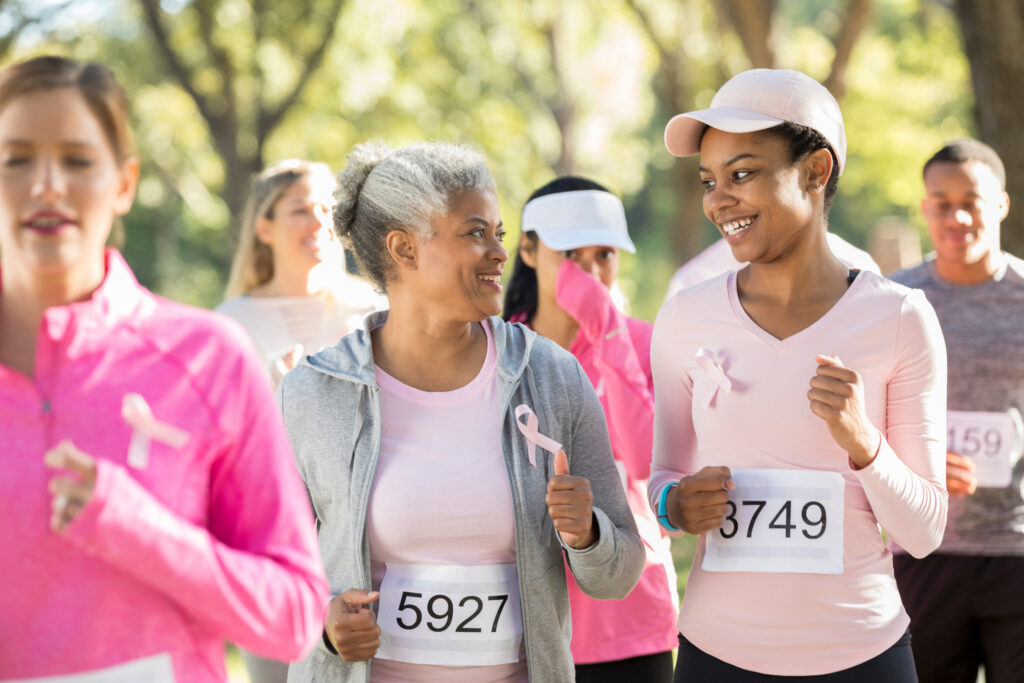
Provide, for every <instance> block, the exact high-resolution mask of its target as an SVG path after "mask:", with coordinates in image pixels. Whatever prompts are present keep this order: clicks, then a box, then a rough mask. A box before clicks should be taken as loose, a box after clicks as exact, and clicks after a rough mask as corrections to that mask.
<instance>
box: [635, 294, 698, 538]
mask: <svg viewBox="0 0 1024 683" xmlns="http://www.w3.org/2000/svg"><path fill="white" fill-rule="evenodd" d="M678 302H679V298H678V297H676V298H674V299H672V300H670V301H669V302H668V303H667V304H665V305H664V306H663V307H662V309H661V312H659V313H658V318H657V320H655V321H654V338H653V339H652V341H651V370H652V373H653V375H654V396H655V401H654V461H653V462H652V464H651V479H650V481H649V482H648V484H647V490H648V495H649V496H650V501H651V508H652V509H654V511H655V514H657V508H658V498H659V496H660V495H661V491H662V489H664V488H665V487H666V486H668V485H670V484H675V483H677V482H678V481H679V480H680V479H681V478H682V477H684V476H686V475H689V474H693V471H694V468H693V461H694V458H695V457H696V454H697V433H696V431H695V430H694V427H693V417H692V413H691V407H692V404H693V385H692V383H691V381H690V378H689V375H687V373H686V368H685V366H684V363H683V354H681V353H679V349H678V343H677V340H678V334H677V322H678V317H679V315H680V313H679V311H678ZM682 534H683V532H681V531H679V532H673V533H671V534H669V535H671V536H681V535H682Z"/></svg>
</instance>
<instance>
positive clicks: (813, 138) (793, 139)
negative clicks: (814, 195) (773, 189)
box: [764, 121, 839, 216]
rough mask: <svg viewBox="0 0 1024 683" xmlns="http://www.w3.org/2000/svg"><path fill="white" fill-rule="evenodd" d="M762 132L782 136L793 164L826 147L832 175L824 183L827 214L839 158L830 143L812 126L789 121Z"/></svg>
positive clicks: (836, 187) (834, 192)
mask: <svg viewBox="0 0 1024 683" xmlns="http://www.w3.org/2000/svg"><path fill="white" fill-rule="evenodd" d="M764 132H765V133H771V134H772V135H775V136H777V137H779V138H782V139H783V140H784V141H785V142H786V143H787V144H788V145H789V157H790V159H789V160H790V161H791V162H793V163H794V164H795V163H796V162H798V161H801V160H802V159H804V158H806V157H807V155H808V154H810V153H811V152H816V151H818V150H819V149H827V150H828V153H829V154H831V155H832V175H830V176H829V177H828V182H827V183H825V215H826V216H827V215H828V211H829V209H831V208H832V202H833V201H834V200H835V197H836V190H837V189H838V185H839V159H838V158H836V153H835V150H833V149H832V145H830V144H828V140H826V139H825V136H824V135H822V134H821V133H819V132H818V131H816V130H814V129H813V128H808V127H807V126H801V125H799V124H797V123H790V122H789V121H787V122H786V123H783V124H782V125H779V126H775V127H773V128H768V129H767V130H765V131H764Z"/></svg>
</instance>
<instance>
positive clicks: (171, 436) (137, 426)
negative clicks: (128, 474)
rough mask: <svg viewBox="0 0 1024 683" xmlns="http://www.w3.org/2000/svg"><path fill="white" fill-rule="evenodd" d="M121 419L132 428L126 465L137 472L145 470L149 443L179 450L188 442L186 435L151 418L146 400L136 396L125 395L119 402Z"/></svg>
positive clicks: (151, 414)
mask: <svg viewBox="0 0 1024 683" xmlns="http://www.w3.org/2000/svg"><path fill="white" fill-rule="evenodd" d="M121 417H122V418H124V421H125V422H127V423H128V425H129V426H131V428H132V438H131V441H130V442H129V444H128V464H129V465H130V466H131V467H134V468H135V469H137V470H144V469H146V464H147V463H148V462H149V442H150V440H151V439H152V440H153V441H159V442H160V443H162V444H166V445H167V446H170V447H171V448H181V447H182V446H184V445H185V444H186V443H187V442H188V433H187V432H184V431H182V430H180V429H178V428H177V427H174V426H172V425H169V424H167V423H164V422H160V421H159V420H157V419H156V418H155V417H153V411H152V410H150V408H149V404H148V403H146V399H144V398H142V396H140V395H138V394H125V397H124V401H122V402H121Z"/></svg>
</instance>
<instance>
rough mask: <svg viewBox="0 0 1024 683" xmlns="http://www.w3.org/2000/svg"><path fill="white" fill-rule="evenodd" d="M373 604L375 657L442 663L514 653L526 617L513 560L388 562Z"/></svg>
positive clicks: (506, 657)
mask: <svg viewBox="0 0 1024 683" xmlns="http://www.w3.org/2000/svg"><path fill="white" fill-rule="evenodd" d="M378 610H379V611H378V613H377V624H378V625H379V626H380V629H381V636H380V648H379V649H378V650H377V654H376V655H375V656H376V657H378V658H380V659H393V660H396V661H399V662H409V663H412V664H434V665H443V666H492V665H495V664H509V663H512V662H518V661H519V646H520V643H521V642H522V640H523V617H522V610H521V609H520V606H519V582H518V575H517V572H516V566H515V565H514V564H492V565H482V566H471V567H463V566H459V565H427V564H399V563H390V562H389V563H388V565H387V572H386V573H385V574H384V580H383V582H382V583H381V585H380V606H379V608H378Z"/></svg>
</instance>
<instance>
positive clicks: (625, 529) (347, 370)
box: [278, 312, 644, 683]
mask: <svg viewBox="0 0 1024 683" xmlns="http://www.w3.org/2000/svg"><path fill="white" fill-rule="evenodd" d="M386 316H387V313H386V312H382V313H376V314H373V315H371V316H370V317H369V318H368V319H367V322H366V326H365V328H364V329H361V330H358V331H356V332H354V333H352V334H349V335H347V336H346V337H344V338H343V339H342V340H341V341H340V342H339V343H338V344H337V345H336V346H334V347H331V348H329V349H324V350H323V351H321V352H320V353H318V354H316V355H313V356H307V357H306V359H305V360H303V361H302V363H301V364H300V365H299V366H298V367H296V368H295V369H294V370H293V371H291V372H289V373H288V375H287V376H286V377H285V379H284V381H283V382H282V384H281V387H280V389H279V391H278V401H279V403H280V406H281V411H282V414H283V415H284V421H285V425H286V427H287V429H288V434H289V437H290V439H291V442H292V447H293V448H294V449H295V455H296V458H297V460H298V466H299V472H300V473H301V474H302V478H303V480H305V482H306V488H307V489H308V492H309V497H310V500H311V501H312V504H313V510H314V513H315V515H316V524H317V533H318V536H319V540H320V553H321V555H322V557H323V561H324V565H325V567H326V569H327V579H328V581H329V582H330V585H331V593H332V595H338V594H340V593H343V592H345V591H346V590H348V589H351V588H359V589H365V590H369V589H370V588H371V586H370V580H371V579H370V546H369V539H368V536H367V533H366V508H367V501H368V498H369V494H370V488H371V486H372V484H373V478H374V472H375V468H376V466H377V457H378V455H379V453H380V442H381V415H380V390H379V388H378V386H377V382H376V373H375V367H374V363H373V352H372V347H371V344H370V332H369V331H370V330H372V329H373V328H375V327H377V326H378V325H380V324H381V323H382V322H383V321H384V319H385V318H386ZM485 324H490V326H491V329H492V330H493V333H494V343H495V346H496V350H497V357H498V358H497V360H498V368H497V382H498V388H499V391H498V396H499V404H500V409H501V414H502V450H503V452H504V457H505V466H506V469H507V472H508V478H509V484H510V486H511V487H512V501H513V506H514V511H515V537H516V565H517V567H518V572H519V593H520V599H521V603H522V612H523V630H524V641H525V647H526V660H527V668H528V671H529V676H530V680H531V681H538V682H541V683H559V682H561V681H572V680H573V679H574V670H573V664H572V658H571V656H570V654H569V640H570V636H571V634H570V619H569V598H568V593H567V590H566V577H565V571H564V566H565V564H564V563H563V557H564V558H565V560H567V562H568V565H569V568H570V569H571V570H572V572H573V575H574V576H575V578H576V581H577V583H578V584H579V586H580V587H581V588H582V589H583V590H584V591H585V592H586V593H587V594H588V595H590V596H592V597H595V598H600V599H606V600H616V599H621V598H623V597H625V596H626V595H627V594H628V593H629V591H630V590H632V588H633V586H634V585H635V584H636V582H637V580H638V579H639V577H640V573H641V571H642V570H643V567H644V548H643V545H642V543H641V541H640V537H639V535H638V534H637V532H636V526H635V524H634V522H633V516H632V514H631V513H630V511H629V508H628V507H627V505H626V499H625V495H624V493H623V490H622V484H621V483H620V481H619V476H618V473H617V471H616V469H615V465H614V463H613V460H612V452H611V446H610V445H609V441H608V431H607V427H606V425H605V420H604V413H603V411H602V410H601V405H600V403H599V402H598V399H597V396H596V395H595V394H594V389H593V387H592V386H591V384H590V380H588V379H587V376H586V375H585V374H584V372H583V370H582V368H581V367H580V365H579V363H577V362H576V359H575V358H574V357H573V356H572V355H571V354H569V353H568V352H566V351H565V350H563V349H562V348H560V347H559V346H558V345H556V344H554V343H553V342H551V341H549V340H547V339H544V338H542V337H538V336H537V334H536V333H534V332H533V331H532V330H529V329H527V328H526V327H524V326H522V325H518V324H510V323H506V322H504V321H503V320H501V319H500V318H490V319H489V320H487V321H485ZM521 403H525V404H527V405H529V406H530V407H531V408H532V409H533V410H534V412H535V413H536V414H537V417H538V419H539V429H540V431H541V433H543V434H547V435H549V436H551V437H552V438H553V439H555V440H556V441H559V442H561V443H562V444H563V445H564V450H565V452H566V455H567V456H568V458H569V469H570V472H571V474H573V475H575V476H582V477H586V478H587V479H589V480H590V486H591V489H592V491H593V494H594V516H595V518H596V520H597V525H598V533H599V540H598V541H597V542H596V543H595V544H594V545H592V546H591V547H589V548H587V549H585V550H574V549H572V548H569V547H567V546H565V545H563V544H562V543H561V541H560V539H559V537H558V534H557V533H556V532H555V530H554V527H553V526H552V523H551V518H550V517H549V516H548V511H547V505H546V504H545V502H544V500H545V495H546V494H547V482H548V478H549V477H550V476H551V474H552V465H551V458H550V457H545V456H543V455H541V454H540V453H538V455H539V456H540V457H538V458H537V467H531V466H530V463H529V460H528V457H527V448H526V446H527V442H526V440H525V438H524V437H523V436H522V434H521V433H520V432H519V430H518V428H517V427H516V425H515V416H514V414H513V410H514V408H515V406H518V405H519V404H521ZM436 484H437V485H443V482H436ZM414 512H415V511H412V510H410V514H414ZM288 680H289V681H290V682H294V681H302V682H308V681H346V682H349V681H351V682H359V683H364V682H366V681H369V680H370V663H369V662H345V661H343V660H342V659H341V658H340V657H339V656H338V655H336V654H333V653H332V652H331V651H330V650H328V648H327V647H326V646H325V644H324V642H323V641H322V640H321V641H320V642H319V643H318V645H317V647H316V649H314V650H313V652H312V653H311V654H310V655H309V656H307V657H306V658H305V659H304V660H302V661H300V662H297V663H296V664H293V665H292V666H291V667H290V669H289V672H288Z"/></svg>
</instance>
